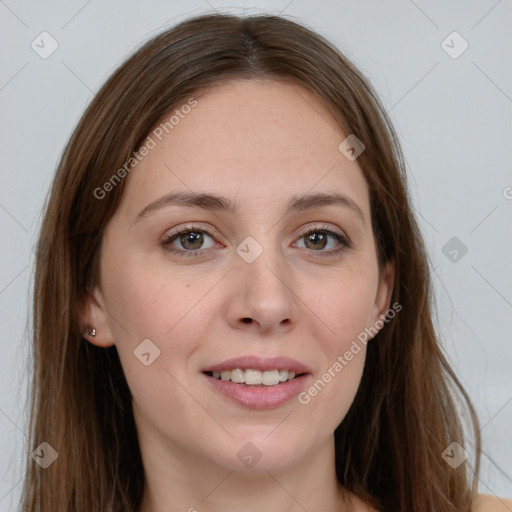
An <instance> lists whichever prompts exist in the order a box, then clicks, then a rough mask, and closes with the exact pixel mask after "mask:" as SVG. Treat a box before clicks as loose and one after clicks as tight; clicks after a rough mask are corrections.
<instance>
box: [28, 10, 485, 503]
mask: <svg viewBox="0 0 512 512" xmlns="http://www.w3.org/2000/svg"><path fill="white" fill-rule="evenodd" d="M240 78H242V79H258V78H264V79H287V80H291V83H297V84H301V85H303V86H305V87H307V88H308V89H309V90H311V91H312V92H313V93H315V94H316V95H317V96H318V98H319V99H320V100H321V101H323V102H324V104H325V105H327V106H328V108H329V110H330V111H331V112H332V114H333V115H334V116H335V119H337V120H338V121H339V126H340V128H341V129H342V130H343V131H344V132H345V133H346V134H355V135H356V136H357V138H358V139H359V140H361V141H362V142H363V144H364V145H365V146H366V149H365V151H364V152H363V153H362V154H361V155H360V156H359V158H358V164H359V166H360V167H361V169H362V171H363V173H364V176H365V178H366V180H367V183H368V186H369V191H370V206H371V220H372V228H373V232H374V236H375V239H376V243H377V250H378V256H379V261H380V263H381V264H383V263H386V262H388V261H390V260H394V262H395V267H396V274H395V282H394V290H393V294H392V297H391V303H395V302H397V303H399V304H400V305H402V310H401V312H400V313H399V314H398V315H396V318H394V319H393V320H392V321H391V322H389V323H388V324H387V325H386V326H385V327H384V328H383V329H382V330H381V331H380V332H379V333H378V334H377V335H376V336H375V338H374V339H373V340H372V342H370V343H369V344H368V347H367V362H366V366H365V369H364V373H363V377H362V381H361V384H360V387H359V390H358V392H357V395H356V397H355V400H354V402H353V404H352V406H351V408H350V410H349V411H348V413H347V415H346V417H345V418H344V420H343V421H342V423H341V424H340V425H339V426H338V428H337V429H336V431H335V433H334V435H335V450H336V473H337V477H338V480H339V482H340V483H341V485H343V486H344V487H345V488H347V489H348V490H350V491H352V492H354V493H355V494H357V495H359V496H360V497H361V498H362V499H364V500H367V501H368V502H369V503H371V504H372V505H373V506H374V507H375V508H377V509H379V510H382V511H393V512H406V511H407V512H410V511H411V510H414V511H415V512H427V511H429V512H431V511H434V510H435V511H436V512H448V511H463V510H464V511H468V510H470V509H471V507H472V503H473V500H474V498H475V495H476V489H477V487H476V485H477V481H478V470H479V465H480V436H479V428H478V420H477V417H476V415H475V411H474V409H473V407H472V404H471V402H470V400H469V397H468V396H467V394H466V392H465V391H464V389H463V387H462V386H461V384H460V382H459V380H458V379H457V377H456V375H455V374H454V372H453V371H452V369H451V368H450V366H449V364H448V362H447V360H446V358H445V356H444V355H443V352H442V349H441V346H440V341H439V336H438V334H436V327H435V325H434V321H433V318H432V315H433V313H434V311H435V306H434V303H433V296H432V291H431V280H430V270H429V268H430V262H429V261H428V257H427V251H426V249H425V246H424V243H423V240H422V236H421V233H420V230H419V227H418V224H417V222H416V220H415V217H414V215H413V212H412V209H411V204H410V197H409V192H408V189H407V180H406V174H405V165H404V161H403V157H402V153H401V149H400V146H399V143H398V140H397V137H396V134H395V132H394V130H393V127H392V126H391V124H390V121H389V119H388V118H387V116H386V113H385V110H384V108H383V107H382V105H381V103H380V102H379V99H378V98H377V95H376V94H375V92H374V91H373V89H372V87H371V86H370V84H369V83H368V81H367V80H366V79H365V78H364V77H363V76H362V75H361V73H360V72H359V71H358V70H357V69H356V68H355V67H354V65H353V64H352V63H351V62H350V61H349V60H348V59H347V58H346V57H345V56H344V55H342V54H341V53H340V51H339V50H338V49H336V48H335V47H334V46H333V45H332V44H331V43H330V42H328V41H327V40H326V39H324V38H323V37H321V36H320V35H318V34H316V33H315V32H314V31H312V30H311V29H309V28H307V27H306V26H304V25H301V24H298V23H296V22H294V21H292V20H291V19H287V18H284V17H279V16H270V15H261V16H251V17H237V16H232V15H226V14H214V15H203V16H198V17H196V18H192V19H189V20H186V21H184V22H182V23H180V24H179V25H177V26H175V27H173V28H171V29H169V30H166V31H165V32H163V33H160V34H159V35H157V36H155V37H154V38H153V39H151V40H150V41H149V42H147V43H146V44H145V45H143V46H142V47H141V48H140V49H138V50H137V51H136V52H135V53H134V54H133V55H132V56H131V57H130V58H129V59H128V60H127V61H126V62H125V63H124V64H122V65H121V66H120V67H119V68H118V69H117V70H116V71H115V72H114V73H113V75H112V76H111V77H110V78H109V79H108V81H107V82H106V83H105V85H104V86H103V87H102V88H101V90H100V91H99V92H98V93H97V95H96V96H95V98H94V99H93V101H92V102H91V104H90V105H89V107H88V108H87V110H86V111H85V113H84V114H83V116H82V118H81V120H80V122H79V123H78V126H77V127H76V129H75V130H74V132H73V134H72V136H71V138H70V141H69V143H68V144H67V146H66V148H65V151H64V153H63V155H62V158H61V160H60V163H59V166H58V169H57V172H56V176H55V178H54V181H53V185H52V188H51V191H50V195H49V197H48V199H47V203H46V205H45V215H44V219H43V222H42V228H41V232H40V239H39V245H38V251H37V262H36V271H35V284H34V304H33V312H34V330H33V336H34V337H33V381H32V383H31V385H32V390H31V404H30V406H31V407H30V425H29V432H30V436H29V450H30V451H32V450H34V449H35V448H36V447H37V446H39V445H40V444H41V443H43V442H47V443H48V444H49V445H50V446H51V447H53V449H55V451H56V452H57V453H58V459H57V460H56V462H54V463H53V464H52V465H50V466H49V467H48V468H46V469H42V468H41V467H40V466H39V465H38V464H36V463H35V462H34V461H33V460H32V459H29V464H28V466H27V471H26V478H25V483H24V489H23V495H22V512H36V511H37V512H49V511H52V512H78V511H87V512H93V511H101V512H127V511H136V510H138V507H139V505H140V501H141V496H142V492H143V487H144V472H143V466H142V460H141V456H140V450H139V446H138V441H137V435H136V430H135V424H134V419H133V413H132V407H131V394H130V391H129V388H128V386H127V383H126V380H125V377H124V374H123V370H122V367H121V364H120V361H119V357H118V355H117V351H116V348H115V346H112V347H109V348H99V347H96V346H94V345H92V344H91V343H89V342H87V341H86V340H85V339H84V338H83V337H82V334H81V332H80V330H79V326H78V319H77V304H78V303H79V301H80V298H81V297H82V295H83V293H84V291H85V290H87V289H88V288H89V287H90V286H91V285H92V284H94V283H95V282H96V278H97V273H96V264H97V259H98V254H99V249H100V246H101V239H102V233H103V230H104V228H105V226H106V224H107V223H108V221H109V219H110V217H111V216H112V214H113V213H114V211H115V210H116V208H117V205H118V203H119V200H120V197H121V194H122V191H123V187H124V184H125V182H126V179H129V177H126V178H125V179H123V180H119V183H117V182H116V186H112V187H109V191H108V196H107V197H104V198H98V196H99V194H98V192H97V190H98V188H101V187H104V184H105V183H106V182H108V181H109V180H110V179H111V178H112V176H113V174H114V173H115V172H116V171H117V170H118V169H120V168H122V167H123V166H124V165H125V163H126V162H127V161H129V159H130V158H131V157H133V154H134V152H136V151H137V150H138V148H140V147H141V145H142V144H143V143H144V141H145V140H146V139H147V137H148V135H149V134H150V133H151V130H152V129H153V127H154V126H156V125H157V123H158V122H160V121H161V119H163V118H164V116H165V115H166V114H167V115H168V112H170V111H171V109H173V108H175V107H176V106H178V105H179V104H180V103H181V102H185V101H186V99H187V98H190V97H191V96H194V94H195V93H196V92H197V91H199V90H200V89H201V88H206V87H212V86H215V85H216V84H218V83H221V82H222V81H226V80H232V79H240ZM133 172H137V171H136V169H135V170H134V171H133ZM95 191H96V193H95ZM460 407H462V409H461V410H463V411H465V414H464V416H463V415H462V412H460V413H458V412H457V410H458V408H460ZM467 419H469V420H470V421H468V423H469V424H470V426H471V428H472V429H473V432H472V437H473V438H474V445H475V461H474V466H470V465H469V463H463V464H461V465H460V466H459V467H458V468H456V469H454V468H452V467H451V466H450V465H449V464H447V463H446V461H445V460H444V458H443V457H442V453H443V452H444V450H445V449H446V448H447V447H448V445H450V444H451V443H452V442H457V443H459V444H460V445H461V446H464V447H466V448H467V446H466V445H465V439H466V438H465V431H464V430H465V429H464V425H465V422H464V421H463V420H467ZM469 439H471V438H469ZM470 467H471V468H472V471H470V470H469V468H470ZM471 473H472V475H473V476H471Z"/></svg>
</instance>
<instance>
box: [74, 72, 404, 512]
mask: <svg viewBox="0 0 512 512" xmlns="http://www.w3.org/2000/svg"><path fill="white" fill-rule="evenodd" d="M195 97H196V99H197V100H198V104H197V106H195V107H194V108H193V109H192V111H191V112H190V114H188V115H187V116H185V117H184V118H183V119H180V121H179V124H178V125H176V126H175V127H174V129H173V130H172V131H170V132H169V134H167V135H166V136H165V137H164V138H163V139H162V141H161V142H159V143H158V145H157V146H156V147H155V148H154V149H152V150H151V151H150V153H149V154H148V155H147V156H146V157H145V158H144V160H143V161H142V162H141V163H139V164H138V165H137V167H136V169H134V170H133V171H132V173H131V174H130V175H129V176H128V177H127V178H126V179H127V183H126V188H125V190H124V192H123V197H122V200H121V203H120V205H119V207H118V209H117V210H116V212H115V214H114V216H113V217H112V219H111V220H110V222H109V223H108V225H107V227H106V230H105V233H104V237H103V243H102V249H101V259H100V277H99V282H98V284H97V286H96V287H95V288H94V289H93V290H92V291H91V293H90V295H89V297H88V299H87V301H86V302H85V303H84V305H83V307H82V309H81V313H80V321H81V324H82V326H83V327H84V329H85V327H86V326H94V327H95V328H96V333H97V334H96V336H95V338H91V337H89V338H88V339H89V341H90V342H91V343H94V344H95V345H98V346H103V347H107V346H110V345H113V344H115V345H116V347H117V351H118V353H119V357H120V360H121V363H122V366H123V369H124V372H125V375H126V379H127V382H128V385H129V387H130V390H131V392H132V395H133V409H134V416H135V422H136V426H137V431H138V436H139V442H140V448H141V454H142V459H143V463H144V468H145V473H146V488H145V492H144V499H143V505H142V507H141V511H143V512H149V511H153V512H160V511H164V510H165V511H174V510H180V511H186V510H194V508H195V509H196V510H199V511H201V510H208V511H213V512H220V511H225V510H245V511H248V512H251V511H260V510H262V509H264V510H279V511H282V512H296V511H303V510H304V509H306V510H325V511H332V512H334V511H339V510H355V511H362V510H370V509H369V508H367V507H366V505H365V504H364V503H363V502H362V501H361V500H360V499H358V498H357V497H356V496H355V495H353V494H351V493H348V492H345V491H344V490H343V489H341V488H340V487H339V485H338V483H337V480H336V476H335V467H334V436H333V432H334V430H335V428H336V427H337V425H338V424H339V423H340V422H341V421H342V420H343V418H344V416H345V414H346V413H347V411H348V409H349V407H350V405H351V403H352V401H353V399H354V396H355V394H356V391H357V389H358V386H359V383H360V380H361V376H362V372H363V368H364V362H365V353H366V349H365V345H364V344H361V343H360V346H361V348H362V349H361V351H360V352H359V353H358V354H357V355H355V356H354V357H353V359H352V360H351V361H350V362H349V363H348V364H347V365H346V366H345V367H344V368H343V370H342V371H341V372H338V373H337V374H336V376H335V377H334V378H333V379H332V380H331V381H330V382H329V383H328V384H327V385H326V386H325V387H324V388H323V389H322V391H321V392H320V393H318V394H317V395H316V396H315V397H312V398H311V400H310V402H309V403H308V404H306V405H303V404H300V403H299V402H298V400H297V399H292V400H290V401H289V402H287V403H286V404H284V405H281V406H279V407H276V408H273V409H267V410H249V409H247V408H245V407H244V406H241V405H237V404H235V403H233V402H231V401H230V400H228V399H227V398H226V397H224V396H223V395H221V394H219V393H218V392H217V391H215V390H214V389H212V388H211V387H210V386H209V385H208V384H207V383H205V381H204V379H203V378H202V376H201V374H200V371H201V369H203V368H204V367H206V366H207V365H211V364H214V363H219V362H222V361H224V360H226V359H229V358H232V357H237V356H242V355H248V354H251V355H263V356H269V357H270V356H279V355H286V356H289V357H291V358H294V359H297V360H298V361H301V362H303V363H305V364H307V365H308V366H309V367H310V368H311V369H312V373H313V375H312V376H310V381H309V382H310V384H312V383H313V382H314V381H316V380H317V379H318V378H320V377H321V376H322V374H323V373H324V372H326V370H327V369H328V368H329V367H332V365H333V364H334V362H335V361H336V360H337V357H338V356H339V355H343V354H344V353H345V352H346V351H347V350H348V349H349V348H350V346H351V344H352V342H353V340H355V339H356V338H357V336H358V334H360V333H361V332H362V331H363V330H364V329H365V328H367V327H370V326H373V325H374V324H375V322H376V321H377V320H378V319H379V316H380V315H382V314H385V312H386V311H387V310H388V308H389V306H390V304H389V302H390V296H391V292H392V283H393V278H394V268H393V266H392V265H391V264H390V265H388V266H387V267H386V268H385V269H384V270H383V271H382V272H379V267H378V263H377V252H376V246H375V240H374V238H373V233H372V229H371V220H370V206H369V194H368V186H367V183H366V181H365V179H364V176H363V173H362V171H361V169H360V167H359V165H358V164H357V160H356V161H353V162H352V161H349V160H348V159H347V158H346V157H345V156H344V155H343V154H342V153H341V152H340V151H339V150H338V145H339V144H340V142H341V141H342V140H343V139H345V137H346V136H347V134H344V133H343V132H342V131H341V129H340V128H339V127H338V126H337V124H336V122H335V120H334V119H333V118H332V116H331V114H330V113H329V111H328V110H327V108H326V107H325V106H324V105H323V104H322V103H321V102H319V100H318V99H317V98H316V97H315V96H313V95H312V94H311V93H310V92H309V91H308V90H306V89H304V88H302V87H301V86H298V85H297V84H291V83H288V82H285V81H266V82H265V81H255V80H251V81H242V80H239V81H235V82H232V83H228V84H223V85H217V86H215V87H214V88H212V89H210V90H208V91H207V92H206V93H204V94H199V93H198V94H197V95H195ZM172 191H184V192H189V191H207V192H209V193H213V194H219V195H223V196H225V197H229V198H231V199H233V200H236V201H237V202H238V203H239V208H240V210H239V213H237V214H236V215H233V214H231V213H229V212H220V211H216V212H212V211H207V210H202V209H199V208H191V207H185V206H166V207H163V208H161V209H158V210H154V211H152V212H151V213H148V214H147V215H145V216H144V217H143V218H141V219H138V220H136V217H137V214H138V213H139V212H140V211H141V210H143V209H144V208H145V207H146V206H147V205H148V204H150V203H151V202H153V201H155V200H157V199H158V198H160V197H162V196H164V195H166V194H168V193H169V192H172ZM307 192H328V193H332V192H339V193H342V194H344V195H346V196H348V197H349V198H350V199H351V200H352V201H353V202H354V203H356V204H357V205H358V207H359V208H360V209H361V211H362V214H363V218H364V220H362V219H361V218H359V217H358V215H357V214H356V213H355V212H354V211H352V210H351V209H349V208H347V207H343V206H340V205H329V206H320V207H316V208H314V209H311V210H308V211H301V212H294V213H290V214H288V215H286V216H284V208H285V206H286V204H287V202H288V199H289V198H290V197H291V196H292V195H301V194H304V193H307ZM103 200H105V201H106V200H108V196H107V197H106V198H105V199H103ZM188 223H193V224H194V226H196V228H200V229H204V228H211V229H215V230H216V235H215V236H214V237H213V238H211V237H210V236H209V235H207V234H204V238H203V245H202V246H201V244H200V243H199V244H196V245H195V246H194V245H193V244H192V243H189V244H188V245H187V243H186V242H187V240H186V237H181V243H180V237H179V236H178V238H177V239H175V240H174V241H173V242H172V244H171V245H172V246H173V248H175V249H181V250H182V251H183V252H186V251H187V249H188V251H189V252H191V251H194V250H195V251H196V252H197V251H198V250H200V249H203V248H204V250H203V255H202V256H199V257H186V256H182V257H180V256H178V255H174V254H172V253H170V252H169V251H168V249H167V248H165V247H164V246H163V245H162V244H163V242H165V240H166V234H167V235H168V234H169V233H170V232H173V230H174V229H175V228H177V229H181V228H183V227H187V224H188ZM310 227H311V228H313V227H314V228H317V231H316V233H318V229H321V228H327V229H330V230H332V231H334V232H335V233H338V234H341V235H343V236H345V237H347V238H348V239H349V240H350V241H351V243H352V244H353V247H352V248H351V249H346V250H344V251H342V252H339V253H337V254H334V253H332V251H333V250H335V249H337V248H338V247H339V242H337V241H336V239H333V238H329V239H328V242H327V245H326V246H324V245H322V244H321V243H320V244H319V245H317V246H315V245H314V243H312V244H309V245H307V244H306V240H305V238H306V237H304V236H301V234H302V232H303V231H304V230H305V228H310ZM196 231H197V229H196ZM247 236H251V237H253V238H254V239H255V240H256V241H257V242H258V243H259V244H260V246H261V247H262V248H263V253H262V254H261V255H260V256H259V257H258V258H257V259H256V260H255V261H254V262H252V263H247V262H246V261H244V260H243V259H242V258H241V257H240V256H239V255H238V254H237V252H236V250H235V249H236V247H237V246H238V245H239V244H240V243H241V242H242V241H243V240H244V239H245V238H246V237H247ZM316 243H317V244H318V242H316ZM191 247H192V248H191ZM194 247H197V248H194ZM317 247H318V248H317ZM320 253H323V254H325V257H321V256H319V254H320ZM329 253H331V255H330V256H329ZM246 318H250V319H251V322H247V321H244V320H243V319H246ZM144 339H150V340H151V341H152V342H153V343H154V344H155V345H156V346H157V347H158V348H159V350H160V356H159V357H157V358H156V359H155V360H154V362H153V363H152V364H150V365H148V366H145V365H144V364H142V363H141V361H140V360H139V359H138V358H137V357H134V353H133V352H134V350H135V349H136V348H137V347H138V345H139V344H140V343H141V342H142V340H144ZM370 342H371V341H370ZM310 384H308V386H309V385H310ZM248 442H251V443H252V444H253V445H255V446H256V447H257V450H258V451H259V453H261V459H260V460H259V461H258V462H257V464H256V465H255V466H254V467H252V468H247V467H245V466H244V465H243V464H242V463H241V461H240V460H239V459H238V457H237V452H238V451H239V450H240V449H241V448H242V447H243V446H244V445H246V443H248ZM227 507H228V508H227Z"/></svg>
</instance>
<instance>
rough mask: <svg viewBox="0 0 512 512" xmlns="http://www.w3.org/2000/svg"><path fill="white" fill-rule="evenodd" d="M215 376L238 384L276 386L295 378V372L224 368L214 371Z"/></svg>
mask: <svg viewBox="0 0 512 512" xmlns="http://www.w3.org/2000/svg"><path fill="white" fill-rule="evenodd" d="M212 375H213V377H214V378H216V379H218V380H230V381H231V382H236V383H237V384H244V383H245V384H247V385H248V386H259V385H264V386H275V385H276V384H279V383H280V382H286V381H287V380H292V379H293V378H295V372H293V371H291V370H290V371H289V370H265V371H260V370H253V369H251V368H249V369H247V370H243V369H241V368H235V369H234V370H222V371H220V372H212Z"/></svg>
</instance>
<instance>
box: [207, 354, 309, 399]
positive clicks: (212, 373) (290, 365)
mask: <svg viewBox="0 0 512 512" xmlns="http://www.w3.org/2000/svg"><path fill="white" fill-rule="evenodd" d="M201 374H202V375H203V376H204V378H205V379H206V381H207V383H208V384H209V385H210V386H211V387H212V388H213V389H214V390H215V391H216V392H218V393H220V395H222V396H223V397H226V398H228V399H229V400H230V402H231V403H233V402H234V403H235V404H236V405H238V406H243V407H246V408H249V409H271V408H275V407H279V406H281V405H283V404H285V403H287V402H289V401H290V400H291V399H292V398H294V397H296V396H297V395H298V394H299V393H300V392H301V391H302V390H303V389H304V387H305V385H306V384H307V382H309V380H310V378H311V377H312V370H311V369H310V368H308V367H307V366H306V365H304V364H302V363H299V362H298V361H296V360H294V359H290V358H288V357H276V358H270V359H269V358H261V357H257V356H245V357H239V358H235V359H230V360H228V361H224V362H222V363H219V364H216V365H213V366H210V367H208V368H204V369H203V370H202V371H201Z"/></svg>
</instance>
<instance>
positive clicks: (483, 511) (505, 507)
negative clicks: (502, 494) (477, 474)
mask: <svg viewBox="0 0 512 512" xmlns="http://www.w3.org/2000/svg"><path fill="white" fill-rule="evenodd" d="M474 512H512V500H510V499H507V498H498V497H496V496H491V495H490V494H479V495H478V498H477V500H476V508H475V510H474Z"/></svg>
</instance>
